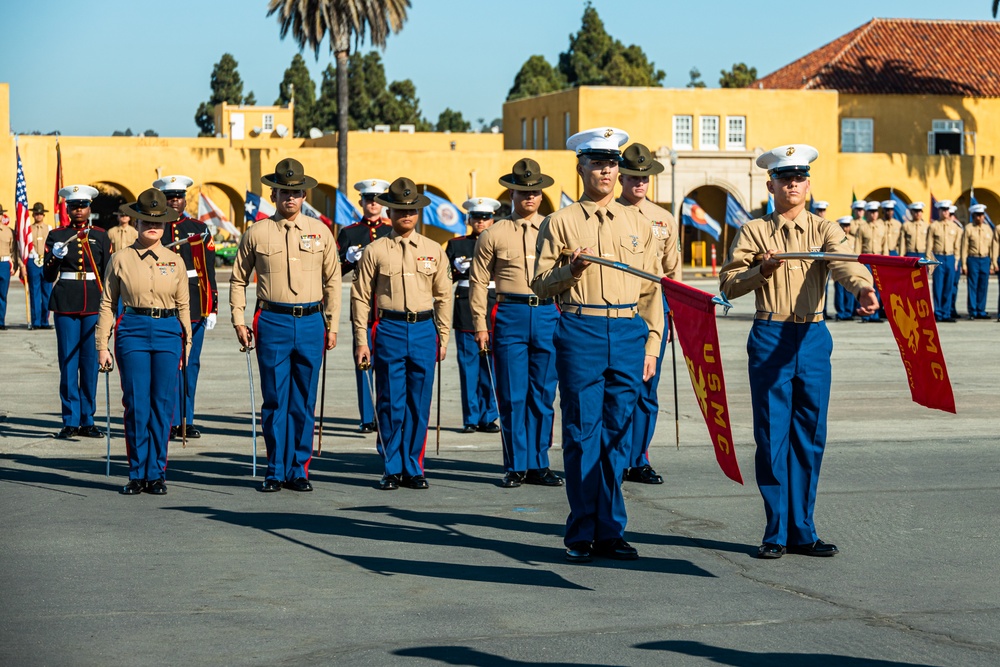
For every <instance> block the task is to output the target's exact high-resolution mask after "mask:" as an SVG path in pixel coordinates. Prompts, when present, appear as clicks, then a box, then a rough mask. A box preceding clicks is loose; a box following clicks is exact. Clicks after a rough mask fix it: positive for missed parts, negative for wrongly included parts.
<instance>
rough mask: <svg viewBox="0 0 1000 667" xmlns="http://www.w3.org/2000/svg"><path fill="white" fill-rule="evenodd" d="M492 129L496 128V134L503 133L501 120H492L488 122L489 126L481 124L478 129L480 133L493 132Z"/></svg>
mask: <svg viewBox="0 0 1000 667" xmlns="http://www.w3.org/2000/svg"><path fill="white" fill-rule="evenodd" d="M493 128H496V132H503V118H494V119H493V120H491V121H490V123H489V125H487V124H486V123H481V126H480V128H479V131H480V132H493V131H494V130H493Z"/></svg>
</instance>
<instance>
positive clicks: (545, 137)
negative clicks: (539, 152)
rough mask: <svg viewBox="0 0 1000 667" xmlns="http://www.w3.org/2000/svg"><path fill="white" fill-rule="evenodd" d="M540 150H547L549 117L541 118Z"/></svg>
mask: <svg viewBox="0 0 1000 667" xmlns="http://www.w3.org/2000/svg"><path fill="white" fill-rule="evenodd" d="M542 149H544V150H549V117H548V116H546V117H545V118H542Z"/></svg>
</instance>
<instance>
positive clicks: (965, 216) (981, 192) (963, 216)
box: [955, 188, 1000, 224]
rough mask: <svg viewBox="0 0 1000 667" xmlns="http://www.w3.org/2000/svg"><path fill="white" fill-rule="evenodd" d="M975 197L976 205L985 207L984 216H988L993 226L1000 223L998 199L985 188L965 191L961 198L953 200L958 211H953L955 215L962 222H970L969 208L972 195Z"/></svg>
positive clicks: (999, 202) (999, 203)
mask: <svg viewBox="0 0 1000 667" xmlns="http://www.w3.org/2000/svg"><path fill="white" fill-rule="evenodd" d="M973 194H974V195H975V197H976V203H978V204H985V205H986V214H987V215H988V216H990V219H991V220H992V221H993V224H997V222H998V221H1000V197H998V196H997V194H996V193H995V192H993V191H992V190H987V189H986V188H976V189H975V191H972V190H966V191H965V192H963V193H962V196H961V197H959V198H958V199H956V200H955V207H956V208H957V209H958V210H957V211H955V215H957V216H958V217H959V219H960V220H962V222H968V221H969V220H970V216H969V206H971V205H972V195H973Z"/></svg>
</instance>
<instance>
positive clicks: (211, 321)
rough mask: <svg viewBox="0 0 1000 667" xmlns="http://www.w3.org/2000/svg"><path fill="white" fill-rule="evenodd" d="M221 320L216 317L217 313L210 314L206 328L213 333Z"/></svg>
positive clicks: (206, 319)
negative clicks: (216, 324)
mask: <svg viewBox="0 0 1000 667" xmlns="http://www.w3.org/2000/svg"><path fill="white" fill-rule="evenodd" d="M218 319H219V318H218V317H216V315H215V313H209V314H208V317H206V318H205V328H206V329H208V330H209V331H211V330H212V329H214V328H215V322H216V320H218Z"/></svg>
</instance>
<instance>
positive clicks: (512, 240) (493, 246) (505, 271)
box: [469, 212, 544, 331]
mask: <svg viewBox="0 0 1000 667" xmlns="http://www.w3.org/2000/svg"><path fill="white" fill-rule="evenodd" d="M542 220H544V218H543V217H542V216H540V215H537V214H536V215H535V216H534V219H528V218H522V217H521V216H519V215H518V214H517V213H516V212H511V214H510V217H509V218H503V219H501V220H497V221H496V222H494V223H493V225H492V226H490V227H488V228H487V229H485V230H484V231H483V233H482V234H480V235H479V239H478V240H477V241H476V252H475V255H474V256H473V258H472V266H470V267H469V306H470V307H471V308H472V324H473V326H474V327H475V330H476V331H488V330H489V327H488V326H487V323H486V318H487V316H488V313H487V312H486V304H487V296H488V294H489V285H490V281H491V280H492V281H494V282H495V283H496V291H497V294H522V295H531V293H532V292H531V278H532V277H533V276H534V274H535V247H536V246H537V244H538V229H539V227H540V226H541V224H542Z"/></svg>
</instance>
